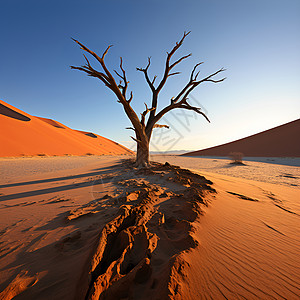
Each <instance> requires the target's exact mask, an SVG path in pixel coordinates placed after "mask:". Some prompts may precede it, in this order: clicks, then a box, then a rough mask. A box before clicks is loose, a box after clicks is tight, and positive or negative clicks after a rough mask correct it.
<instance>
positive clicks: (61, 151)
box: [0, 100, 133, 157]
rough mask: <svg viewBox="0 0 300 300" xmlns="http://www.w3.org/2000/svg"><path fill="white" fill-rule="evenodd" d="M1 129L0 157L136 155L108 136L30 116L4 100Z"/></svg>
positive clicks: (0, 103)
mask: <svg viewBox="0 0 300 300" xmlns="http://www.w3.org/2000/svg"><path fill="white" fill-rule="evenodd" d="M0 128H1V132H0V145H1V146H0V157H20V156H52V155H59V156H63V155H87V154H94V155H101V154H104V155H121V154H132V153H133V152H132V151H131V150H129V149H127V148H125V147H124V146H122V145H120V144H118V143H116V142H114V141H111V140H109V139H107V138H105V137H102V136H100V135H97V134H94V133H92V132H85V131H79V130H73V129H71V128H69V127H67V126H65V125H63V124H61V123H60V122H57V121H55V120H51V119H47V118H41V117H35V116H31V115H29V114H27V113H25V112H23V111H21V110H19V109H17V108H15V107H13V106H11V105H9V104H8V103H6V102H4V101H2V100H0Z"/></svg>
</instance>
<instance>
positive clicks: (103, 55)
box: [102, 45, 113, 60]
mask: <svg viewBox="0 0 300 300" xmlns="http://www.w3.org/2000/svg"><path fill="white" fill-rule="evenodd" d="M112 46H113V45H109V46H108V47H107V48H106V50H105V51H104V53H103V54H102V60H104V57H105V55H106V54H107V52H108V50H109V49H110V48H111V47H112Z"/></svg>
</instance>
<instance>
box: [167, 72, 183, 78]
mask: <svg viewBox="0 0 300 300" xmlns="http://www.w3.org/2000/svg"><path fill="white" fill-rule="evenodd" d="M178 74H181V72H173V73H170V74H168V77H170V76H173V75H178Z"/></svg>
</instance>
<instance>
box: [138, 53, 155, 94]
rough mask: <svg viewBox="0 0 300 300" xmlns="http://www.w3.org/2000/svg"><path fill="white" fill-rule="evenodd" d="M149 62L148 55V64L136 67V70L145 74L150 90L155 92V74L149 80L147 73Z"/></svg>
mask: <svg viewBox="0 0 300 300" xmlns="http://www.w3.org/2000/svg"><path fill="white" fill-rule="evenodd" d="M150 64H151V57H148V64H147V66H146V68H136V69H137V71H140V72H143V73H144V75H145V79H146V81H147V83H148V85H149V87H150V89H151V91H152V92H155V87H154V85H153V84H154V81H155V78H156V76H155V77H154V79H153V80H152V81H151V80H150V78H149V75H148V69H149V67H150Z"/></svg>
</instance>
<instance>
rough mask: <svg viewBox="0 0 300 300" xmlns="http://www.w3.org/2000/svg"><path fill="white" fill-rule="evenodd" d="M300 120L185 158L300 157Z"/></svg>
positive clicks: (197, 152)
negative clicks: (232, 155)
mask: <svg viewBox="0 0 300 300" xmlns="http://www.w3.org/2000/svg"><path fill="white" fill-rule="evenodd" d="M299 134H300V119H298V120H295V121H292V122H289V123H286V124H283V125H280V126H277V127H274V128H272V129H269V130H266V131H263V132H260V133H257V134H254V135H251V136H248V137H246V138H243V139H240V140H237V141H234V142H230V143H226V144H223V145H220V146H215V147H211V148H207V149H203V150H199V151H193V152H189V153H186V154H183V155H185V156H202V155H203V156H228V155H229V154H230V153H232V152H240V153H243V154H244V156H248V157H249V156H250V157H300V139H299Z"/></svg>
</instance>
